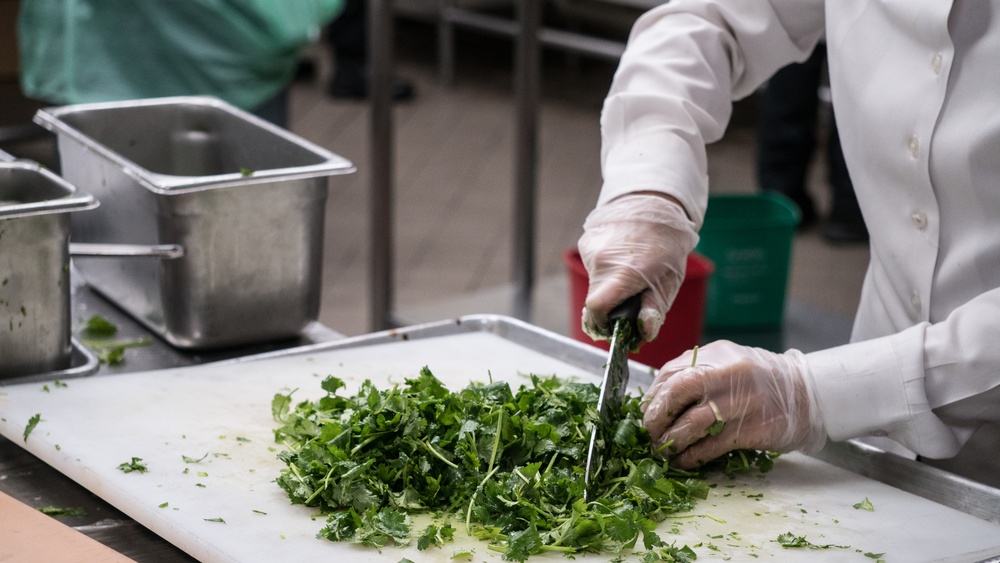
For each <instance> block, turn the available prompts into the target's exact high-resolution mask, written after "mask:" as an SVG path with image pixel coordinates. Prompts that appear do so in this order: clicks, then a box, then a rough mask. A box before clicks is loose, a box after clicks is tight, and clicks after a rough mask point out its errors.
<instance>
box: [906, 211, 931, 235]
mask: <svg viewBox="0 0 1000 563" xmlns="http://www.w3.org/2000/svg"><path fill="white" fill-rule="evenodd" d="M910 220H911V221H913V225H914V226H915V227H917V228H918V229H920V230H921V231H922V230H924V229H926V228H927V215H926V214H925V213H924V212H923V211H914V212H913V215H910Z"/></svg>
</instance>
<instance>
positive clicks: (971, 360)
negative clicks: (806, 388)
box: [806, 289, 1000, 458]
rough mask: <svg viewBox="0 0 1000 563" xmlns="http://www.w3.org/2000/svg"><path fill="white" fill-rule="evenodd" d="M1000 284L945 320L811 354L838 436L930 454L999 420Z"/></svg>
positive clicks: (830, 428)
mask: <svg viewBox="0 0 1000 563" xmlns="http://www.w3.org/2000/svg"><path fill="white" fill-rule="evenodd" d="M998 318H1000V289H995V290H992V291H989V292H986V293H984V294H982V295H980V296H979V297H977V298H975V299H972V300H970V301H969V302H968V303H966V304H965V305H962V306H961V307H959V308H957V309H955V310H954V311H953V312H952V313H951V314H950V315H949V316H948V318H946V319H945V320H943V321H941V322H938V323H933V324H932V323H921V324H918V325H915V326H912V327H910V328H907V329H905V330H903V331H901V332H898V333H896V334H893V335H889V336H884V337H881V338H876V339H872V340H867V341H864V342H856V343H852V344H847V345H844V346H840V347H837V348H832V349H829V350H824V351H820V352H814V353H811V354H807V355H806V360H807V363H808V366H809V371H810V374H811V376H812V378H813V381H814V383H815V384H816V391H817V399H818V401H819V405H820V410H821V412H822V416H823V420H824V423H825V425H826V429H827V432H828V433H829V435H830V438H831V439H833V440H844V439H847V438H857V437H862V436H886V437H889V438H891V439H893V440H895V441H897V442H899V443H900V444H902V445H903V446H905V447H907V448H909V449H910V450H912V451H913V452H915V453H917V454H920V455H922V456H924V457H928V458H946V457H951V456H954V455H955V454H957V453H958V450H959V449H960V448H961V447H962V445H963V444H964V443H965V442H966V441H967V440H968V439H969V437H971V436H972V434H973V433H974V432H975V430H976V429H977V428H978V427H979V426H980V425H982V424H983V423H987V422H1000V345H998V343H1000V323H997V322H996V319H998Z"/></svg>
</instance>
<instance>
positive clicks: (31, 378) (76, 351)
mask: <svg viewBox="0 0 1000 563" xmlns="http://www.w3.org/2000/svg"><path fill="white" fill-rule="evenodd" d="M70 343H71V344H72V352H71V353H70V367H68V368H65V369H59V370H54V371H46V372H41V373H34V374H29V375H21V376H17V377H12V378H9V379H0V387H5V386H7V385H20V384H22V383H40V382H48V381H53V380H57V379H72V378H76V377H85V376H88V375H93V374H95V373H97V370H98V369H100V367H101V362H100V360H99V359H98V358H97V356H96V355H95V354H94V353H93V352H91V351H90V349H88V348H87V347H86V346H84V345H83V344H81V343H80V341H79V340H77V339H76V337H71V338H70Z"/></svg>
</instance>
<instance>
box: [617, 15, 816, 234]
mask: <svg viewBox="0 0 1000 563" xmlns="http://www.w3.org/2000/svg"><path fill="white" fill-rule="evenodd" d="M823 21H824V18H823V1H822V0H772V1H770V2H745V1H725V0H716V1H706V0H700V1H697V0H673V1H671V2H668V3H666V4H664V5H662V6H660V7H657V8H654V9H653V10H651V11H649V12H647V13H646V14H644V15H643V16H642V17H641V18H640V19H639V20H638V21H637V22H636V24H635V26H634V27H633V30H632V33H631V35H630V37H629V42H628V46H627V48H626V50H625V54H624V55H623V57H622V59H621V62H620V65H619V67H618V71H617V72H616V73H615V78H614V81H613V83H612V86H611V90H610V92H609V94H608V97H607V99H606V100H605V103H604V108H603V110H602V113H601V130H602V149H601V163H602V171H603V175H604V185H603V187H602V189H601V195H600V198H599V200H598V205H600V204H602V203H604V202H606V201H609V200H611V199H614V198H615V197H618V196H620V195H623V194H626V193H631V192H636V191H644V190H651V191H658V192H662V193H665V194H668V195H671V196H674V197H676V198H677V199H678V200H679V201H680V202H681V203H682V204H683V205H684V207H685V209H686V210H687V212H688V216H689V217H690V218H691V219H692V220H693V221H694V222H695V225H696V226H697V227H699V228H700V227H701V223H702V219H703V217H704V211H705V206H706V204H707V200H708V176H707V163H706V153H705V144H706V143H711V142H713V141H716V140H718V139H719V138H721V137H722V134H723V132H724V130H725V127H726V125H727V123H728V121H729V117H730V114H731V112H732V100H734V99H739V98H742V97H745V96H747V95H749V94H751V93H752V92H753V91H754V90H755V89H756V88H757V87H758V86H759V85H760V84H761V83H763V82H764V81H765V80H767V79H768V78H769V77H770V76H771V75H772V74H773V73H774V71H776V70H777V69H779V68H781V67H782V66H784V65H785V64H788V63H789V62H792V61H801V60H804V59H805V58H806V57H807V56H808V55H809V53H811V52H812V50H813V48H814V47H815V45H816V43H817V42H818V41H819V39H820V38H821V36H822V34H823Z"/></svg>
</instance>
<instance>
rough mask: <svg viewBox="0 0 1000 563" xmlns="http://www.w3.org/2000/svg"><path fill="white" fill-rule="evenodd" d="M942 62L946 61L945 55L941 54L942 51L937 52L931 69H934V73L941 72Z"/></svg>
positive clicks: (932, 60)
mask: <svg viewBox="0 0 1000 563" xmlns="http://www.w3.org/2000/svg"><path fill="white" fill-rule="evenodd" d="M942 63H944V57H943V56H941V53H936V54H935V55H934V58H933V59H931V69H932V70H933V71H934V74H941V65H942Z"/></svg>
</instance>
